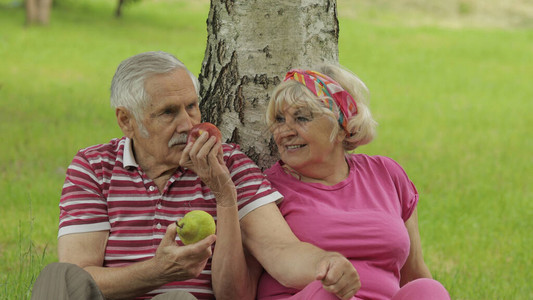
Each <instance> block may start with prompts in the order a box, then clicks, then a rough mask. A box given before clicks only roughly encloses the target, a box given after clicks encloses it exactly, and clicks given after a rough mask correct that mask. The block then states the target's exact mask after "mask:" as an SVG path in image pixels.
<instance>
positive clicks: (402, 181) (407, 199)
mask: <svg viewBox="0 0 533 300" xmlns="http://www.w3.org/2000/svg"><path fill="white" fill-rule="evenodd" d="M381 159H382V161H383V164H384V166H385V168H386V169H387V171H388V173H389V174H390V176H391V179H392V181H393V183H394V186H395V188H396V193H397V194H398V199H399V200H400V205H401V208H402V219H403V221H404V222H405V221H407V220H408V219H409V218H410V217H411V215H412V214H413V211H414V210H415V208H416V205H417V204H418V191H417V190H416V187H415V185H414V184H413V182H412V181H411V180H410V179H409V177H408V176H407V173H405V170H404V169H403V168H402V167H401V166H400V165H399V164H398V163H397V162H396V161H394V160H393V159H391V158H388V157H384V156H382V157H381Z"/></svg>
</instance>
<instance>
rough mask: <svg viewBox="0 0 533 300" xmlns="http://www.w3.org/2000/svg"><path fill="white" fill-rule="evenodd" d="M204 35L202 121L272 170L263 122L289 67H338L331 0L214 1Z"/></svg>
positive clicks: (272, 154)
mask: <svg viewBox="0 0 533 300" xmlns="http://www.w3.org/2000/svg"><path fill="white" fill-rule="evenodd" d="M207 32H208V41H207V47H206V52H205V57H204V61H203V63H202V70H201V73H200V76H199V80H200V85H201V88H200V94H201V99H202V101H201V103H200V108H201V111H202V117H203V118H204V120H205V121H209V122H211V123H214V124H215V125H217V126H218V127H219V128H220V129H221V131H222V135H223V139H224V140H225V141H228V142H234V143H237V144H239V145H241V147H242V149H243V151H244V152H245V153H246V154H247V155H248V156H249V157H250V158H252V159H253V160H254V161H255V162H256V163H257V164H258V165H259V166H260V167H261V168H263V169H264V168H266V167H269V166H270V165H271V164H272V163H273V162H275V161H276V160H277V158H278V154H277V150H276V147H275V144H274V143H273V141H272V139H271V135H270V133H269V131H268V129H267V128H266V123H265V116H264V115H265V110H266V106H267V104H268V100H269V97H270V94H271V92H272V90H273V89H274V87H275V86H276V85H277V84H278V83H280V82H281V81H282V80H283V76H284V75H285V73H286V72H287V71H288V70H289V69H290V68H292V67H298V68H305V67H312V66H314V65H316V64H319V63H322V62H333V63H336V62H338V33H339V24H338V20H337V7H336V0H295V1H286V0H215V1H213V0H212V1H211V8H210V11H209V18H208V20H207Z"/></svg>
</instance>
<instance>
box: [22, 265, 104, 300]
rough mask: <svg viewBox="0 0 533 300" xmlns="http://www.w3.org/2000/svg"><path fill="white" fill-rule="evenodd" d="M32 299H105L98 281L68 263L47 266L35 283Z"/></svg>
mask: <svg viewBox="0 0 533 300" xmlns="http://www.w3.org/2000/svg"><path fill="white" fill-rule="evenodd" d="M31 299H36V300H52V299H53V300H74V299H90V300H104V299H105V298H104V296H103V295H102V292H100V290H99V289H98V286H97V285H96V282H95V281H94V279H93V278H92V277H91V275H90V274H89V273H88V272H87V271H85V270H84V269H82V268H80V267H78V266H76V265H74V264H67V263H52V264H49V265H48V266H46V267H45V268H44V269H43V270H42V271H41V274H39V277H37V280H36V281H35V283H34V284H33V290H32V295H31Z"/></svg>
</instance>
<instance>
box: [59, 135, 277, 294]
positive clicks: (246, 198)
mask: <svg viewBox="0 0 533 300" xmlns="http://www.w3.org/2000/svg"><path fill="white" fill-rule="evenodd" d="M223 150H224V160H225V162H226V165H227V167H228V169H229V171H230V174H231V177H232V179H233V181H234V182H235V186H236V188H237V202H238V207H239V217H240V218H242V217H244V216H245V215H246V214H247V213H249V212H250V211H252V210H254V209H256V208H258V207H260V206H262V205H265V204H267V203H270V202H274V201H277V200H279V199H281V198H282V196H281V194H280V193H279V192H277V191H276V190H275V189H273V188H272V187H271V185H270V182H269V181H268V180H267V179H266V178H265V176H264V175H263V174H262V172H261V170H260V169H259V168H258V167H257V166H256V165H255V163H253V161H252V160H251V159H250V158H248V157H247V156H246V155H245V154H244V153H242V152H241V151H240V150H239V147H238V146H237V145H235V144H223ZM59 208H60V216H59V219H60V220H59V233H58V236H62V235H66V234H71V233H82V232H92V231H101V230H109V240H108V243H107V246H106V249H105V259H104V266H105V267H119V266H125V265H128V264H131V263H134V262H138V261H143V260H146V259H149V258H151V257H153V256H154V254H155V251H156V249H157V246H158V245H159V243H160V242H161V239H162V238H163V236H164V234H165V231H166V227H167V226H168V225H169V224H170V223H171V222H175V221H176V219H178V218H181V217H183V216H184V215H185V214H186V213H187V212H189V211H191V210H195V209H201V210H204V211H206V212H209V213H210V214H211V215H213V217H214V218H215V220H216V202H215V198H214V195H213V193H211V191H210V189H209V188H208V187H207V186H206V185H205V184H204V183H203V182H202V181H201V180H200V178H199V177H198V176H197V175H196V174H195V173H193V172H192V171H190V170H187V169H181V168H179V169H178V170H177V171H176V173H175V174H174V175H173V176H172V177H171V178H170V179H169V181H168V183H167V185H166V187H165V189H164V190H163V193H162V194H160V193H159V191H158V188H157V186H156V184H155V183H154V181H152V180H151V179H150V178H148V177H147V176H146V174H145V173H144V172H143V171H142V169H141V168H140V167H139V166H138V164H137V163H136V162H135V158H134V157H133V152H132V149H131V140H129V139H128V138H124V137H123V138H121V139H113V140H111V141H110V142H109V143H107V144H101V145H96V146H92V147H88V148H85V149H82V150H80V151H79V152H78V153H77V154H76V156H75V157H74V159H73V161H72V163H71V164H70V166H69V168H68V170H67V175H66V179H65V183H64V185H63V192H62V195H61V201H60V204H59ZM177 239H179V238H177ZM176 288H179V289H184V290H187V291H189V292H190V293H192V294H194V295H195V296H196V297H197V298H198V299H214V296H213V291H212V288H211V259H209V261H208V263H207V266H206V268H205V270H204V271H203V272H202V274H201V275H200V276H199V277H197V278H195V279H191V280H187V281H181V282H172V283H169V284H166V285H164V286H162V287H160V288H158V289H156V290H154V291H152V292H150V293H149V294H147V295H145V297H140V298H139V299H144V298H150V297H152V296H154V295H155V294H159V293H163V292H165V291H168V290H172V289H176Z"/></svg>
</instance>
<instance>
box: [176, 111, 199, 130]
mask: <svg viewBox="0 0 533 300" xmlns="http://www.w3.org/2000/svg"><path fill="white" fill-rule="evenodd" d="M194 125H196V122H195V121H194V119H193V118H191V117H190V116H189V115H188V114H185V115H184V116H183V117H182V118H180V119H179V120H178V124H177V126H176V131H177V132H179V133H182V132H189V131H190V130H191V128H192V127H193V126H194Z"/></svg>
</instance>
